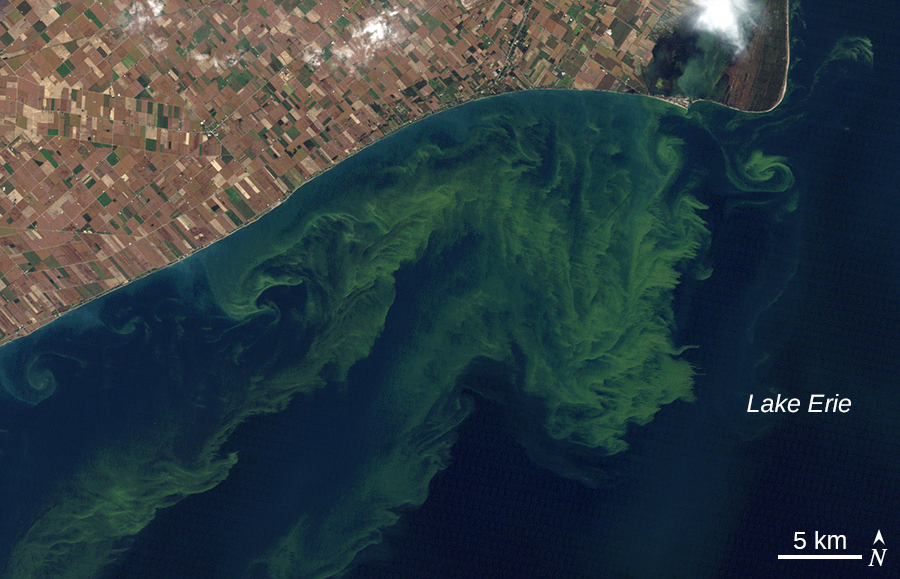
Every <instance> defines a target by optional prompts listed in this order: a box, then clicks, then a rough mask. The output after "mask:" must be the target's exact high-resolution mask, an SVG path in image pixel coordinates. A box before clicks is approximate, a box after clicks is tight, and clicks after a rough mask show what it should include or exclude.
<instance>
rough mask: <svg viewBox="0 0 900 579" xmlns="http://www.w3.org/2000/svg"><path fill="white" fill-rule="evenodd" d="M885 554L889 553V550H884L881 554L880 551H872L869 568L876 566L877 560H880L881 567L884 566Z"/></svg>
mask: <svg viewBox="0 0 900 579" xmlns="http://www.w3.org/2000/svg"><path fill="white" fill-rule="evenodd" d="M885 553H887V549H882V550H881V553H879V552H878V549H872V558H871V559H869V567H874V566H875V559H878V566H879V567H881V566H882V565H884V554H885Z"/></svg>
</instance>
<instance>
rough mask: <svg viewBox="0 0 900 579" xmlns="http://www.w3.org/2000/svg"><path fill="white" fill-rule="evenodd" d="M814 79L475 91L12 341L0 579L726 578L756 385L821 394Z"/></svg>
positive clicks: (5, 370)
mask: <svg viewBox="0 0 900 579" xmlns="http://www.w3.org/2000/svg"><path fill="white" fill-rule="evenodd" d="M839 56H840V55H839ZM834 63H836V64H832V65H831V66H832V68H833V67H834V66H842V67H846V70H851V71H852V70H857V69H860V70H865V66H864V65H860V64H859V63H856V64H853V63H852V62H849V61H847V60H846V58H845V56H840V58H839V60H835V61H834ZM854 67H855V68H854ZM821 70H824V71H825V72H826V73H827V72H828V71H829V68H827V67H826V68H823V69H821ZM823 74H825V73H823ZM822 78H826V77H822ZM822 82H824V81H820V83H822ZM838 86H840V85H838ZM816 94H817V93H816V90H815V89H814V90H812V91H811V92H810V91H808V90H807V91H804V90H802V89H801V90H799V91H798V93H797V94H796V96H795V97H794V98H793V100H789V101H788V103H787V106H785V107H783V108H782V109H780V110H778V111H776V112H775V113H773V114H770V115H764V116H752V115H742V114H738V113H734V112H732V111H726V110H723V109H720V108H718V107H715V106H714V105H699V106H697V107H696V108H695V109H694V110H692V111H691V113H690V114H685V112H684V111H682V110H681V109H678V108H676V107H673V106H670V105H667V104H664V103H661V102H658V101H654V100H651V99H645V98H640V97H634V96H629V95H614V94H594V93H571V92H531V93H522V94H517V95H511V96H503V97H497V98H492V99H488V100H484V101H480V102H476V103H472V104H470V105H466V106H464V107H460V108H458V109H455V110H453V111H451V112H449V113H444V114H441V115H436V116H435V117H432V118H430V119H427V120H426V121H423V122H421V123H418V124H416V125H414V126H412V127H410V128H408V129H404V130H403V131H401V132H399V133H397V134H396V135H394V136H392V137H390V138H388V139H385V140H384V141H382V142H381V143H379V144H377V145H375V146H372V147H370V148H369V149H367V150H366V151H364V152H363V153H361V154H359V155H357V156H355V157H354V158H352V159H351V160H350V161H348V162H346V163H343V164H341V165H340V166H339V167H337V168H336V169H334V170H332V171H330V172H329V173H327V174H326V175H324V176H322V177H321V178H318V179H316V180H315V181H313V182H311V183H309V184H307V185H306V186H304V187H302V188H301V189H300V190H299V191H298V192H296V193H295V194H294V195H293V196H292V197H291V199H290V200H289V201H288V202H286V203H285V204H284V205H283V206H282V207H280V208H278V209H277V210H275V211H273V212H272V213H270V214H269V215H267V216H266V217H264V218H263V219H261V220H260V221H259V222H258V223H256V224H254V225H253V226H250V227H247V228H245V229H244V230H241V231H239V232H237V233H236V234H234V235H232V236H231V237H229V238H227V239H226V240H223V241H222V242H220V243H217V244H216V245H214V246H213V247H211V248H209V249H207V250H205V251H203V252H200V253H198V254H197V255H195V256H193V257H191V258H189V259H186V260H184V261H183V262H181V263H179V264H177V265H175V266H173V267H171V268H168V269H166V270H164V271H162V272H159V273H157V274H154V275H152V276H148V278H146V279H144V280H142V281H140V282H137V283H135V284H132V285H130V286H128V287H127V288H125V289H123V290H121V291H118V292H115V293H113V294H110V295H109V296H106V297H104V298H103V299H101V300H97V301H95V302H93V303H91V304H89V305H88V306H86V307H83V308H81V309H79V310H78V311H76V312H73V313H72V314H69V315H67V316H64V317H63V318H61V319H60V320H58V321H57V322H55V323H54V324H51V325H50V326H48V327H47V328H45V329H43V330H41V331H39V332H36V333H35V334H33V335H32V336H29V337H28V338H26V339H22V340H19V341H17V342H15V343H13V344H11V345H9V346H6V347H4V348H2V349H0V370H2V375H0V379H2V382H3V387H4V392H5V399H4V400H2V402H0V404H2V406H0V428H2V430H3V432H2V433H0V452H2V454H0V469H2V472H3V473H4V476H3V478H2V480H0V497H2V498H3V500H2V501H0V521H4V523H2V524H0V568H3V569H5V575H4V576H9V577H31V576H42V575H43V576H54V577H93V576H115V577H167V576H172V577H266V576H271V577H327V576H333V575H335V574H338V573H341V572H343V571H345V570H347V569H350V568H352V569H354V571H353V574H354V576H359V577H365V576H372V577H375V576H390V577H393V576H409V577H426V576H432V575H429V574H430V573H433V574H435V575H434V576H442V577H447V576H460V577H461V576H467V577H474V576H479V571H478V570H479V569H480V570H481V571H480V573H481V574H483V576H510V577H512V576H516V577H520V576H527V574H526V575H523V573H526V572H527V570H531V572H532V576H536V577H544V576H554V574H555V575H557V576H566V577H577V576H585V577H599V576H657V577H658V576H662V575H660V569H665V570H667V571H666V572H668V573H669V575H668V576H673V577H674V576H713V575H715V574H716V573H718V572H722V570H723V569H728V568H729V565H730V564H731V563H730V562H729V561H730V559H729V553H730V552H731V550H730V548H729V543H728V542H729V541H730V540H731V537H734V536H735V533H737V532H739V531H740V530H741V529H742V528H748V529H752V528H753V522H752V520H751V519H752V517H749V515H748V514H747V511H746V509H747V508H748V507H747V505H748V503H747V498H746V497H747V496H749V495H748V493H749V492H750V490H751V489H752V488H753V485H754V484H755V483H754V481H756V480H762V479H764V478H765V477H766V476H767V475H766V472H767V471H765V469H760V468H759V467H758V465H759V464H760V462H759V460H762V459H759V460H757V461H756V462H754V461H753V460H752V459H751V458H748V457H752V455H753V453H754V452H756V451H755V450H753V449H754V448H766V445H767V444H768V445H771V444H772V442H771V441H772V440H777V439H778V438H777V437H778V436H782V435H780V434H779V433H780V432H782V431H781V430H779V426H778V423H777V421H775V422H773V421H771V420H754V419H748V418H747V416H746V414H743V413H741V412H740V406H741V404H742V401H744V400H746V396H747V395H748V394H749V393H751V392H756V393H761V392H765V391H767V389H770V388H777V389H782V390H784V391H791V390H792V389H795V390H797V391H803V389H804V388H810V387H811V386H810V383H808V382H804V381H802V380H797V379H794V377H793V376H789V375H785V374H784V373H783V372H784V370H783V368H784V367H785V366H788V367H790V368H794V367H798V366H797V365H795V364H786V363H785V362H783V360H784V356H786V355H788V354H789V353H790V352H791V351H795V350H796V348H797V347H798V346H793V350H792V347H789V346H785V345H784V342H783V336H784V335H785V333H784V332H783V331H781V330H779V329H778V328H779V325H778V319H779V317H778V316H784V315H786V314H784V313H783V311H782V310H779V309H778V308H779V307H780V308H783V310H785V311H791V308H792V307H794V306H795V305H796V304H797V303H798V301H797V300H800V299H802V298H801V297H798V296H802V295H803V291H804V289H803V288H804V287H806V286H805V285H804V284H812V283H813V282H812V280H813V279H814V276H812V275H811V274H810V275H807V274H806V273H804V276H806V277H803V276H801V278H800V279H799V282H798V273H797V272H806V271H807V270H805V269H803V267H804V264H805V263H808V262H807V261H804V255H806V253H804V252H805V251H808V250H807V249H805V248H806V247H807V245H805V244H808V243H810V242H809V241H808V239H810V238H809V237H808V236H807V235H806V233H804V232H806V231H809V230H811V229H812V225H810V224H812V223H815V222H816V221H815V220H816V219H817V218H818V217H817V215H818V214H817V213H816V211H817V210H816V208H815V207H814V206H813V205H812V204H811V202H810V201H809V193H808V190H809V183H811V182H813V177H812V173H810V172H809V171H808V169H805V167H810V166H812V165H811V164H810V163H811V159H813V158H814V155H815V154H816V153H814V152H810V151H809V150H808V149H804V148H803V146H805V140H804V139H800V138H797V132H798V131H800V130H808V127H809V124H808V123H810V122H818V120H817V119H818V118H820V117H816V116H815V114H818V113H815V114H812V115H809V114H808V113H807V111H809V110H812V111H815V110H816V109H815V108H814V107H813V104H815V103H821V102H822V100H821V99H819V100H818V101H816V100H815V98H816V97H815V95H816ZM816 106H819V107H821V106H824V105H821V104H818V105H816ZM804 115H807V116H812V119H813V120H811V119H809V118H804ZM826 116H827V115H826ZM818 210H822V209H821V208H819V209H818ZM779 298H780V300H779ZM773 304H776V307H773ZM775 312H778V316H776V315H775ZM798 324H799V322H798ZM795 327H800V326H798V325H795ZM762 336H765V339H762ZM797 339H798V340H801V341H803V340H808V339H809V338H808V337H807V336H804V337H801V338H797ZM804 343H805V342H804ZM686 346H696V347H695V348H693V349H685V347H686ZM808 355H809V354H803V356H808ZM765 360H773V361H772V362H765ZM761 361H763V363H760V362H761ZM799 367H800V368H804V367H806V366H804V365H802V364H801V365H800V366H799ZM767 433H771V434H767ZM767 436H769V438H766V437H767ZM711 441H714V442H711ZM751 441H761V442H751ZM454 456H455V457H456V459H457V460H456V461H454V460H453V458H454ZM769 456H772V457H774V456H775V455H769ZM769 460H776V459H775V458H770V459H769ZM444 469H446V470H444ZM442 471H443V472H442ZM429 488H431V490H432V494H431V496H432V498H431V499H429V498H428V497H429ZM873 488H875V487H873ZM879 488H880V487H879ZM467 489H468V490H467ZM498 493H499V494H498ZM540 501H544V502H542V503H541V504H540V505H538V506H535V505H536V503H537V502H540ZM423 504H424V506H422V505H423ZM573 505H575V506H574V507H573ZM466 525H468V527H467V526H466ZM467 529H468V530H467ZM503 529H505V530H506V531H505V533H506V534H505V535H504V534H503V533H504V531H503ZM511 529H521V530H522V533H521V535H524V537H525V539H521V535H520V534H517V533H510V530H511ZM385 534H387V535H388V539H387V540H382V539H383V538H384V536H385ZM454 537H456V539H454ZM473 537H478V540H476V539H475V538H473ZM514 537H520V539H515V538H514ZM429 541H432V542H433V543H432V545H433V544H437V545H444V547H441V548H439V549H435V548H434V547H433V546H432V547H429ZM647 542H650V543H652V544H653V545H655V547H654V550H653V556H647V555H646V553H645V551H644V550H643V547H642V545H644V544H646V543H647ZM687 543H690V544H691V545H694V547H693V548H689V547H688V545H687ZM485 545H492V546H493V547H492V549H491V550H490V551H489V552H490V553H494V555H490V556H489V555H487V554H485V555H483V557H482V558H481V559H479V558H477V557H471V556H469V555H471V554H472V553H476V552H479V549H480V548H481V549H483V548H484V546H485ZM539 545H550V547H549V551H548V554H547V556H546V557H544V556H543V554H542V551H541V550H540V549H539V548H538V546H539ZM429 549H431V550H429ZM423 553H424V554H425V555H423ZM428 553H430V555H429V554H428ZM467 553H468V554H469V555H467ZM705 553H713V555H706V554H705ZM512 561H518V563H517V564H512V563H511V562H512ZM529 561H530V563H529ZM467 563H471V564H470V565H469V566H468V567H467V566H466V565H467ZM442 565H443V567H442ZM448 565H449V567H448ZM454 565H455V566H454ZM441 569H450V571H448V572H447V573H443V572H442V571H441ZM492 570H493V571H492Z"/></svg>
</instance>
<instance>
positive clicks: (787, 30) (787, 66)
mask: <svg viewBox="0 0 900 579" xmlns="http://www.w3.org/2000/svg"><path fill="white" fill-rule="evenodd" d="M784 7H785V11H784V18H785V25H784V34H785V50H786V52H785V61H784V78H783V80H782V83H781V93H780V94H779V95H778V100H776V101H775V104H774V105H772V106H771V107H769V108H767V109H765V110H762V111H745V110H743V109H739V108H737V107H732V106H730V105H726V104H724V103H720V102H718V101H713V100H709V99H696V100H692V101H691V105H693V104H694V103H700V102H711V103H715V104H717V105H720V106H723V107H725V108H726V109H731V110H733V111H738V112H741V113H748V114H754V115H757V114H766V113H771V112H772V111H774V110H775V109H777V108H778V106H779V105H780V104H781V103H782V102H783V101H784V97H785V96H786V94H787V85H788V76H789V74H790V70H791V14H790V7H791V0H784ZM688 110H690V107H688Z"/></svg>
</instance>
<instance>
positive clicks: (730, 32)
mask: <svg viewBox="0 0 900 579" xmlns="http://www.w3.org/2000/svg"><path fill="white" fill-rule="evenodd" d="M697 6H698V8H699V11H698V12H697V15H696V17H695V18H694V22H693V24H694V27H695V28H696V29H697V30H700V31H703V32H710V33H712V34H714V35H715V36H717V37H719V38H721V39H723V40H725V41H727V42H728V43H729V44H731V46H732V47H733V48H734V50H735V52H742V51H743V50H744V49H745V48H747V42H748V41H749V37H750V32H751V29H752V28H753V24H754V23H753V14H754V12H755V10H754V7H753V6H752V5H751V0H697Z"/></svg>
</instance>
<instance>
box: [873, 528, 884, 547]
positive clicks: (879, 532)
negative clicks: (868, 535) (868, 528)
mask: <svg viewBox="0 0 900 579" xmlns="http://www.w3.org/2000/svg"><path fill="white" fill-rule="evenodd" d="M879 541H880V542H881V544H882V545H884V537H882V536H881V529H878V534H877V535H875V540H874V541H873V542H872V544H873V545H875V544H877V543H878V542H879Z"/></svg>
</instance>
